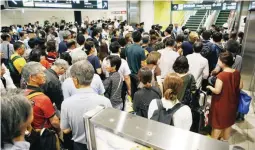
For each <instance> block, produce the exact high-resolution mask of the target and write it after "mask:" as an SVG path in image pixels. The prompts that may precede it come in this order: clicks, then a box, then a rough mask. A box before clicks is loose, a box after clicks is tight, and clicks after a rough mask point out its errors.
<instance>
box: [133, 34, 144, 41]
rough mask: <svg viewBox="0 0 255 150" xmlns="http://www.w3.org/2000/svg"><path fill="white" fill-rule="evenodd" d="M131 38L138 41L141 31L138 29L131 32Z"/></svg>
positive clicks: (140, 37)
mask: <svg viewBox="0 0 255 150" xmlns="http://www.w3.org/2000/svg"><path fill="white" fill-rule="evenodd" d="M132 38H133V40H134V42H140V41H141V39H142V36H141V33H140V32H139V31H135V32H133V33H132Z"/></svg>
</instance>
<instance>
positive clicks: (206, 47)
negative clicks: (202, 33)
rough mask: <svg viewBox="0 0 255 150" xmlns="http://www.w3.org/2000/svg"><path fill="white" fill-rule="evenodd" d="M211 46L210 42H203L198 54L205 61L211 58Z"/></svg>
mask: <svg viewBox="0 0 255 150" xmlns="http://www.w3.org/2000/svg"><path fill="white" fill-rule="evenodd" d="M212 46H213V43H211V42H209V41H208V42H203V49H202V51H201V52H200V54H201V55H202V56H203V57H204V58H206V59H207V60H208V59H209V57H210V56H211V54H212Z"/></svg>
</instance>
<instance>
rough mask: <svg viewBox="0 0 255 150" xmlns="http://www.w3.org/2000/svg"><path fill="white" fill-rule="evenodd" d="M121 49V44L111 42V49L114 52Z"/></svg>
mask: <svg viewBox="0 0 255 150" xmlns="http://www.w3.org/2000/svg"><path fill="white" fill-rule="evenodd" d="M119 49H120V44H119V43H118V42H112V43H111V44H110V51H111V52H112V53H118V52H119Z"/></svg>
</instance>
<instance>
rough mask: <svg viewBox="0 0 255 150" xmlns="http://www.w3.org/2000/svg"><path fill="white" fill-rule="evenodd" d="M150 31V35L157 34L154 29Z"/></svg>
mask: <svg viewBox="0 0 255 150" xmlns="http://www.w3.org/2000/svg"><path fill="white" fill-rule="evenodd" d="M149 33H150V35H156V34H157V33H156V31H155V30H154V29H151V30H150V32H149Z"/></svg>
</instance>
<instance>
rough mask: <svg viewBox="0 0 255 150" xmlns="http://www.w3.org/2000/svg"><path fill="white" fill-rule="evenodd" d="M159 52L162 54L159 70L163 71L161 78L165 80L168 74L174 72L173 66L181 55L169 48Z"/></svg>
mask: <svg viewBox="0 0 255 150" xmlns="http://www.w3.org/2000/svg"><path fill="white" fill-rule="evenodd" d="M158 52H159V53H160V54H161V57H160V59H159V68H160V69H161V76H162V77H163V78H164V77H165V76H166V75H167V74H168V73H173V72H174V70H173V64H174V62H175V60H176V58H177V57H179V54H178V53H177V52H175V51H173V50H172V49H170V48H168V47H167V48H165V49H163V50H159V51H158Z"/></svg>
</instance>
